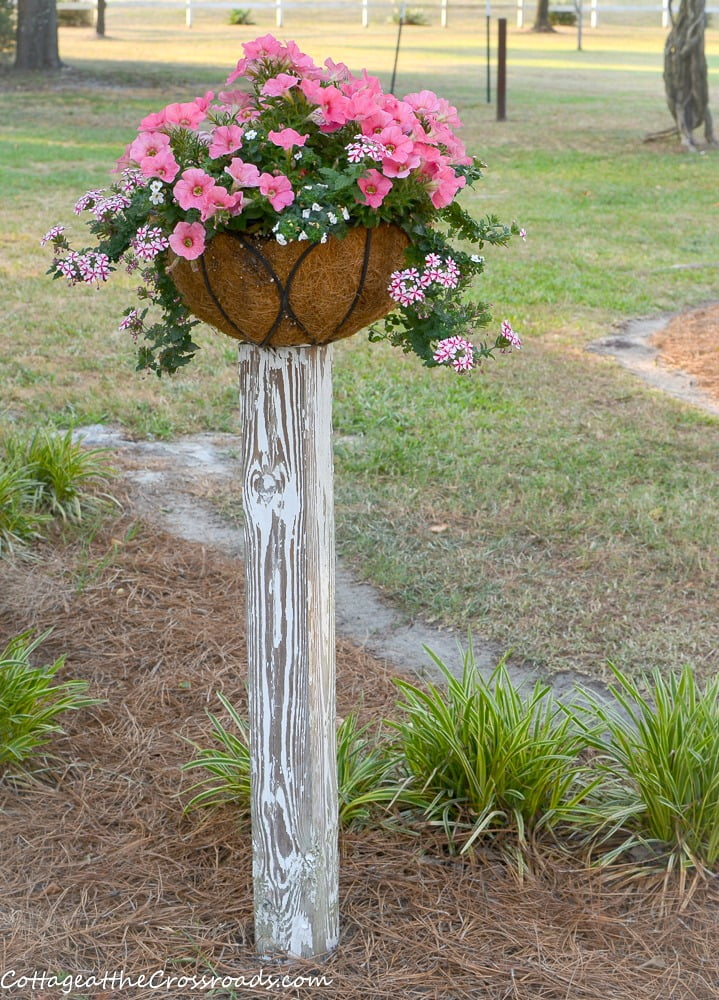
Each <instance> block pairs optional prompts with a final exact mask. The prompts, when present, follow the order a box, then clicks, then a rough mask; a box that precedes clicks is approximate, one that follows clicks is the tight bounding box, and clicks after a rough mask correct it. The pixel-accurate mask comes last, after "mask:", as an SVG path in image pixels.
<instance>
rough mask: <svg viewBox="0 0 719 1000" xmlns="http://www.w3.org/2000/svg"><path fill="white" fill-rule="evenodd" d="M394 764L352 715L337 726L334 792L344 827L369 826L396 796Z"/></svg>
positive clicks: (354, 714) (387, 750) (378, 741)
mask: <svg viewBox="0 0 719 1000" xmlns="http://www.w3.org/2000/svg"><path fill="white" fill-rule="evenodd" d="M392 771H393V762H392V758H391V756H390V753H389V749H388V746H387V744H386V743H384V742H383V741H382V740H381V739H380V738H379V737H377V736H376V735H375V736H373V735H370V727H369V726H360V724H359V721H358V717H357V714H356V713H355V712H353V713H352V714H351V715H348V716H347V717H346V718H345V719H343V720H342V722H341V723H340V725H339V726H338V727H337V789H338V794H339V819H340V823H341V824H342V826H344V827H350V826H355V827H360V826H365V825H366V824H367V823H369V821H370V819H371V818H372V815H373V814H374V813H376V811H377V807H378V806H386V805H389V803H390V802H392V801H394V800H395V798H396V796H397V791H398V787H397V785H396V784H394V783H393V775H392Z"/></svg>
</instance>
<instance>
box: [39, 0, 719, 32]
mask: <svg viewBox="0 0 719 1000" xmlns="http://www.w3.org/2000/svg"><path fill="white" fill-rule="evenodd" d="M398 2H399V0H398ZM150 6H151V7H153V8H155V9H157V8H171V9H174V10H178V11H180V10H184V12H185V24H186V26H187V27H188V28H191V27H192V22H193V17H194V15H195V14H196V13H199V12H204V11H208V10H237V9H238V8H239V9H242V10H248V11H259V10H262V11H267V12H273V13H274V20H275V25H276V26H277V27H278V28H281V27H283V25H284V21H285V14H286V13H287V12H290V11H292V10H300V9H304V10H307V6H308V5H306V4H303V3H291V2H290V3H288V2H287V0H249V2H248V3H245V2H244V0H233V2H228V0H209V2H206V0H110V2H109V3H108V5H107V9H108V13H111V12H112V10H113V9H116V8H118V7H125V8H127V7H137V8H143V7H145V8H146V7H150ZM95 7H96V4H95V2H94V0H60V2H59V3H58V4H57V9H58V10H88V11H94V10H95ZM318 8H321V9H323V10H327V11H332V10H336V11H338V10H341V11H343V12H348V11H355V12H356V14H357V16H358V18H359V21H360V23H361V24H362V26H363V27H365V28H366V27H368V25H369V24H370V20H371V18H372V15H374V17H375V18H376V19H377V18H381V19H383V20H384V19H386V16H387V11H388V9H390V10H392V9H394V8H393V5H392V4H391V3H379V2H377V0H372V2H370V0H347V2H344V3H342V2H340V3H337V2H332V0H330V2H320V3H318V4H315V5H313V11H314V12H315V13H318ZM579 8H580V15H581V17H582V20H583V22H584V23H585V24H588V26H589V27H590V28H597V27H598V26H599V23H600V19H601V18H602V16H603V15H605V14H612V15H622V16H623V15H627V20H628V21H629V23H631V21H632V15H635V14H641V15H643V17H644V18H646V17H651V18H652V19H653V18H654V17H656V23H660V24H661V26H662V27H663V28H667V27H668V26H669V0H661V2H660V3H644V4H612V3H604V2H602V0H589V4H588V13H589V17H588V18H587V3H586V0H584V3H582V2H581V0H579ZM411 9H412V11H415V10H417V11H420V12H421V13H423V14H425V16H432V15H433V14H439V23H440V25H441V27H443V28H447V27H449V24H450V19H451V15H452V12H455V13H461V14H462V15H463V16H466V15H467V14H468V13H469V12H471V11H474V12H476V14H477V15H478V16H486V17H497V16H501V17H508V18H509V17H510V16H511V17H514V18H516V24H517V27H518V28H524V27H527V26H529V25H530V24H531V23H532V21H533V19H534V15H535V11H536V2H535V0H516V5H513V4H512V3H511V0H510V2H507V3H501V2H500V3H495V4H492V3H491V2H489V0H487V2H486V3H485V4H482V3H475V4H468V3H455V2H452V0H434V2H433V3H421V2H420V3H417V4H413V6H412V8H411ZM552 9H554V10H570V11H572V10H575V9H577V4H569V5H566V6H561V7H557V6H556V5H555V7H554V8H552V7H550V11H551V10H552ZM675 9H678V2H677V3H676V4H675ZM707 14H719V7H707Z"/></svg>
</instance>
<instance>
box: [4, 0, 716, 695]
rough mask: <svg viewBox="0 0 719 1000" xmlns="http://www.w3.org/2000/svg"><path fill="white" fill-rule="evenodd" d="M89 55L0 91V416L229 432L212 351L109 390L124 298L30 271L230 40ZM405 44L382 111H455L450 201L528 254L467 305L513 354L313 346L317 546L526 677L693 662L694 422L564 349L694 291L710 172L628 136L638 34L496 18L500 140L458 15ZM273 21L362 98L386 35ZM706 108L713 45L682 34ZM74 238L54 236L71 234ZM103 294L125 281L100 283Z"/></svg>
mask: <svg viewBox="0 0 719 1000" xmlns="http://www.w3.org/2000/svg"><path fill="white" fill-rule="evenodd" d="M110 15H111V16H110V17H109V20H108V37H107V38H106V39H104V40H100V39H97V38H95V37H94V35H93V33H92V32H91V31H89V30H87V29H63V30H62V31H61V34H60V47H61V56H62V58H63V59H64V61H65V62H66V63H67V64H68V66H69V67H70V68H69V69H68V70H66V71H64V72H63V73H62V74H60V75H59V77H54V78H50V79H47V80H45V79H40V78H32V77H31V78H24V79H22V80H20V81H16V80H15V79H14V78H13V77H12V75H10V74H8V73H3V74H2V75H0V87H1V88H2V89H3V90H4V91H5V93H4V98H5V100H4V101H3V104H4V115H3V122H2V127H1V131H0V177H1V178H2V190H3V235H4V239H3V248H2V255H1V257H0V294H1V295H2V299H1V301H2V315H3V323H2V328H1V330H0V343H1V344H2V349H3V361H4V363H3V365H2V369H1V370H0V380H1V381H0V386H1V388H2V404H1V405H0V419H2V420H7V421H9V420H22V421H50V422H52V423H54V424H56V425H58V426H61V427H67V426H71V425H74V424H82V423H88V422H95V421H116V422H121V423H123V424H124V425H125V426H126V427H127V428H128V429H130V430H131V431H132V432H134V433H136V434H138V435H155V436H161V437H171V436H173V435H177V434H181V433H185V432H188V431H191V430H199V429H220V430H233V429H236V426H237V406H236V398H235V396H236V388H235V370H234V364H235V350H234V345H233V343H232V342H231V341H229V340H227V339H225V338H221V337H218V336H216V335H213V334H212V333H211V332H210V331H209V330H207V331H205V332H203V333H202V335H201V343H202V346H203V350H202V352H201V356H200V359H199V360H198V361H196V362H195V363H193V366H192V368H191V370H190V371H188V372H187V373H185V374H183V375H182V376H181V377H177V378H175V379H173V380H163V381H162V382H161V383H159V382H157V380H154V379H151V378H148V377H139V376H137V375H135V374H134V373H133V371H132V367H133V360H132V359H133V346H132V344H131V343H129V342H127V341H126V339H125V338H124V337H123V336H122V335H121V334H119V333H117V332H116V328H117V322H118V319H119V317H120V314H121V312H122V309H123V308H124V306H125V305H127V304H130V299H131V296H128V291H131V287H132V286H131V279H129V278H125V279H122V278H120V279H119V280H117V279H116V280H115V281H114V282H113V283H112V285H111V286H110V287H109V288H108V289H106V290H104V291H103V293H102V295H98V294H97V293H95V292H93V291H91V290H79V289H67V288H65V287H63V286H62V285H61V284H60V283H52V282H51V281H50V280H49V279H48V278H47V277H46V275H45V271H46V269H47V266H48V263H49V254H48V253H47V252H46V251H45V250H42V249H40V247H39V237H40V236H41V235H42V233H44V232H45V231H46V230H47V229H48V228H49V227H50V226H51V225H52V224H54V223H56V222H65V223H68V224H71V223H72V221H73V216H72V205H73V204H74V202H75V200H76V198H77V197H78V196H79V195H80V194H81V193H82V192H83V191H85V190H86V189H88V188H91V187H95V186H102V185H103V184H106V183H107V181H108V174H107V171H108V168H109V167H110V166H111V165H112V162H113V160H114V158H115V157H116V156H117V155H119V154H120V153H121V152H122V149H123V147H124V145H125V143H126V142H127V141H128V140H129V139H130V138H131V137H132V134H133V131H134V128H135V125H136V123H137V122H138V121H139V119H140V118H141V117H142V116H143V115H144V114H146V113H147V112H149V111H151V110H155V109H157V108H159V107H161V106H162V105H163V104H165V103H167V102H168V101H170V100H183V99H190V98H192V97H194V96H195V95H196V94H197V93H202V92H204V91H205V90H206V89H208V88H211V87H213V86H214V87H216V86H217V85H218V84H220V83H221V82H222V81H223V80H224V78H225V76H226V73H227V72H228V70H229V69H230V68H232V67H233V66H234V63H235V61H236V60H237V58H238V57H239V55H240V54H241V53H240V43H241V42H242V41H243V40H248V39H250V38H253V37H255V36H256V35H257V34H262V33H264V32H266V31H269V30H273V26H272V23H271V17H270V14H269V12H267V13H263V12H258V13H257V17H256V20H257V24H256V25H255V26H250V27H247V26H245V27H236V28H227V27H225V26H223V24H222V23H221V17H223V16H224V12H215V14H214V15H211V14H210V12H203V13H202V14H201V15H200V14H198V16H197V18H196V22H195V26H194V27H193V28H192V30H191V31H188V30H187V29H186V28H185V27H184V26H183V23H182V14H181V11H179V10H178V11H174V12H173V13H172V15H170V13H169V12H168V11H156V12H155V13H154V14H153V16H152V18H151V19H148V15H147V14H146V12H145V11H144V10H143V14H142V18H143V23H142V26H139V21H140V16H139V13H138V12H133V11H132V10H128V9H126V8H118V10H117V11H111V12H110ZM475 21H476V23H475V22H473V21H472V19H471V18H470V17H469V16H468V15H464V19H463V20H462V19H459V18H457V20H456V21H455V20H453V21H451V24H450V27H449V28H448V29H447V30H443V31H440V30H439V29H438V28H436V30H434V29H430V30H428V29H424V28H413V29H410V28H407V29H406V30H405V32H404V34H403V47H402V51H401V54H400V60H399V67H398V84H397V90H398V93H400V94H401V93H404V92H409V91H412V90H418V89H421V88H422V87H427V86H429V87H432V88H433V89H435V90H437V91H438V92H439V93H440V94H441V95H442V96H445V97H448V98H450V99H451V100H452V101H453V102H454V103H456V104H457V106H458V108H459V110H460V114H461V117H462V119H463V121H464V122H465V140H466V141H467V145H468V147H469V148H470V150H471V151H472V152H474V153H476V154H478V155H480V156H481V157H482V158H483V159H484V160H486V162H487V164H488V169H487V171H486V177H485V179H484V181H483V182H481V183H480V185H479V186H478V188H477V189H476V191H475V193H473V194H472V195H471V196H469V197H468V204H469V205H470V206H471V207H472V208H473V209H474V210H475V211H476V212H479V214H483V213H485V212H492V213H496V214H498V215H499V216H500V218H502V219H505V220H507V221H508V220H509V219H511V218H513V217H516V218H517V219H518V220H519V221H520V222H521V223H522V224H523V225H525V226H526V228H527V231H528V239H527V242H526V244H521V243H519V241H517V244H516V245H512V246H511V247H510V248H508V249H506V250H496V251H494V252H492V253H491V255H490V254H488V255H487V256H488V266H487V272H486V276H485V278H484V282H485V287H483V288H481V289H478V293H479V294H481V295H482V297H484V298H487V299H489V300H490V301H491V302H492V303H493V305H494V312H495V316H496V318H497V320H498V321H499V320H500V319H502V318H504V317H506V318H508V319H510V320H511V322H512V324H513V326H514V327H515V329H518V330H519V331H520V333H521V334H522V335H523V336H524V338H525V349H524V350H523V351H522V352H521V354H515V355H513V356H512V357H510V358H505V359H502V360H501V361H499V362H497V363H495V364H493V366H492V368H491V369H490V370H488V371H487V372H486V374H484V375H481V376H477V377H473V378H468V379H458V378H453V377H452V376H451V375H449V374H448V373H445V372H443V371H426V370H423V369H422V368H421V367H420V366H419V365H418V364H417V362H416V361H415V360H414V359H410V358H408V357H404V356H402V355H401V354H399V353H397V352H392V351H390V350H389V349H385V348H384V347H383V346H381V345H371V346H370V345H368V344H367V343H366V342H365V341H364V339H363V338H361V337H356V338H353V339H352V340H351V341H347V342H343V343H342V344H341V345H338V348H337V351H336V369H335V371H336V375H335V382H336V385H335V387H336V408H335V429H336V434H337V445H336V467H337V503H338V543H339V548H340V551H341V552H342V554H343V555H344V556H345V557H347V558H348V559H349V560H351V561H352V562H353V563H354V564H355V566H356V567H357V570H358V572H359V573H361V574H362V575H364V576H366V577H367V578H368V579H371V580H373V581H374V582H375V583H380V584H381V586H382V587H383V588H384V590H385V591H386V593H387V595H388V596H389V597H391V598H392V599H394V600H396V601H398V602H400V603H401V605H402V606H403V607H405V608H406V609H407V612H408V614H411V615H421V616H424V617H426V618H428V619H431V620H433V621H435V622H438V623H441V624H444V625H448V626H450V625H451V626H455V627H459V628H461V629H463V630H466V629H471V630H473V631H474V632H476V633H477V634H482V635H486V636H489V637H491V638H493V639H495V640H498V641H500V642H501V643H503V644H504V645H505V646H506V647H508V648H509V647H512V648H513V649H514V650H515V654H516V655H518V656H521V657H526V658H529V659H532V660H536V661H537V662H538V663H540V664H542V665H543V666H544V667H545V668H546V669H547V670H559V669H566V668H572V669H576V670H580V671H582V672H584V673H586V674H590V675H594V676H597V675H600V674H601V673H602V672H603V671H604V670H605V669H606V661H607V659H612V660H614V661H615V662H617V663H618V664H619V665H620V666H621V667H622V669H625V670H630V671H631V670H646V669H650V668H652V667H654V666H659V667H662V668H667V669H668V668H670V667H677V666H679V665H681V664H683V663H685V662H690V663H693V664H694V665H695V667H696V669H697V670H698V671H699V672H700V673H707V674H709V673H713V672H714V671H715V670H716V659H717V653H716V650H717V649H719V622H718V621H717V617H716V600H715V594H716V586H717V566H718V565H719V551H718V550H719V541H717V540H718V539H719V489H717V486H718V485H719V484H718V482H717V480H718V479H719V474H718V470H719V463H718V462H717V452H718V447H719V422H717V420H716V419H714V418H711V417H709V416H706V415H704V414H702V413H700V412H698V411H695V410H693V409H691V408H689V407H687V406H684V405H681V404H679V403H677V402H676V401H673V400H670V399H666V398H664V397H662V396H660V395H658V394H657V393H655V392H651V391H649V390H648V389H646V388H644V387H643V386H642V385H640V384H638V383H637V382H636V381H634V380H633V379H632V378H631V377H630V376H629V375H627V374H626V373H625V372H623V371H622V370H620V369H619V368H618V367H617V366H616V365H615V364H614V363H613V362H611V361H609V360H607V359H603V358H600V357H598V356H596V355H593V354H589V353H587V352H586V351H585V346H586V344H587V342H588V341H590V340H591V339H593V338H596V337H598V336H600V335H603V334H606V333H608V332H610V331H611V329H612V328H613V327H615V326H617V325H620V324H621V323H622V322H624V321H625V320H627V319H629V318H631V317H634V316H638V315H652V314H656V313H662V312H666V311H670V312H676V311H680V310H682V309H685V308H687V307H691V306H696V305H699V304H701V303H704V302H707V301H710V300H713V299H716V298H718V297H719V291H718V288H717V267H718V266H719V240H718V239H717V235H716V234H717V231H719V227H718V226H717V215H718V210H719V194H717V191H718V190H719V187H718V185H717V180H718V179H719V154H716V153H707V154H706V155H694V156H689V155H685V154H682V153H681V152H680V150H679V146H678V142H676V141H675V140H666V141H662V142H652V143H646V142H644V141H643V139H644V137H645V135H646V134H647V133H649V132H654V131H658V130H660V129H663V128H665V127H666V126H667V125H668V124H669V123H670V118H669V115H668V112H667V111H666V108H665V103H664V93H663V85H662V79H661V71H662V47H663V42H664V36H665V33H664V32H663V31H662V30H661V29H658V28H657V29H654V28H632V29H631V30H629V31H628V30H626V28H620V27H615V28H613V27H607V28H600V29H598V30H596V31H589V30H587V31H586V32H585V38H584V51H582V52H577V51H576V48H575V34H574V32H573V31H572V30H571V29H563V30H562V31H560V32H558V33H557V34H556V35H551V36H539V35H537V36H535V35H533V34H532V33H531V32H529V31H518V30H516V29H512V28H511V26H510V33H509V70H508V121H506V122H502V123H498V122H497V121H496V120H495V109H494V105H493V104H487V103H486V100H485V92H484V86H485V76H484V74H485V66H484V61H483V53H484V18H483V17H480V18H477V19H475ZM358 22H359V17H358V18H357V23H354V22H352V23H350V22H349V21H346V20H345V21H342V22H339V21H338V22H330V21H323V20H322V19H317V20H316V21H314V22H313V20H311V19H310V17H309V16H308V15H307V14H305V13H304V12H303V11H302V10H301V9H299V8H298V9H297V10H296V11H295V12H288V17H287V20H286V27H285V29H283V30H282V31H279V32H278V34H280V35H281V36H282V37H294V38H295V39H296V40H297V42H298V44H299V45H300V47H302V48H303V49H305V50H306V51H308V52H310V54H311V55H313V56H314V57H315V58H317V59H324V58H325V57H326V56H327V55H332V57H333V58H334V59H336V60H339V59H342V60H344V61H346V62H347V63H348V65H350V66H351V67H352V68H353V69H355V70H357V69H359V68H361V67H362V66H366V67H367V68H368V69H369V70H370V71H371V72H374V73H377V74H378V75H379V76H380V77H381V78H382V80H383V83H385V84H388V82H389V76H390V74H391V69H392V60H393V56H394V44H395V38H396V28H395V27H394V26H392V25H391V24H387V23H384V22H380V20H379V19H378V20H377V23H374V24H373V25H372V26H370V28H368V29H362V28H361V27H360V26H359V23H358ZM707 55H708V61H709V66H710V77H709V82H710V91H711V97H710V103H711V104H712V105H713V107H714V108H715V109H716V106H717V104H719V32H717V31H716V30H710V31H708V32H707ZM75 228H76V232H77V231H79V226H78V225H77V224H76V227H75ZM123 281H124V285H123Z"/></svg>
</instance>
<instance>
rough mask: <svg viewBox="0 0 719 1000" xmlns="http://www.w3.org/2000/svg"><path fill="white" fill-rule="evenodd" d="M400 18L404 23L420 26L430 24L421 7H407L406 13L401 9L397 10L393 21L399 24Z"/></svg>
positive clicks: (393, 15)
mask: <svg viewBox="0 0 719 1000" xmlns="http://www.w3.org/2000/svg"><path fill="white" fill-rule="evenodd" d="M400 20H401V21H402V24H407V25H415V26H418V27H425V26H426V25H428V24H429V18H428V17H427V15H426V14H425V13H424V11H423V10H421V9H420V8H419V7H407V8H406V9H405V10H404V13H403V12H402V11H401V10H395V11H394V13H393V14H392V21H393V23H394V24H399V22H400Z"/></svg>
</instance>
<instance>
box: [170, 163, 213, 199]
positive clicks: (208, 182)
mask: <svg viewBox="0 0 719 1000" xmlns="http://www.w3.org/2000/svg"><path fill="white" fill-rule="evenodd" d="M214 185H215V181H214V178H212V177H210V175H209V174H206V173H205V171H204V170H200V168H199V167H190V168H189V169H188V170H184V171H183V173H182V176H181V177H180V179H179V181H178V182H177V184H175V186H174V188H173V189H172V190H173V194H174V195H175V199H176V201H177V204H178V205H179V206H180V208H184V209H188V208H199V209H201V208H202V207H203V205H204V202H205V194H206V193H207V192H208V191H209V190H210V188H212V187H214Z"/></svg>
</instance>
